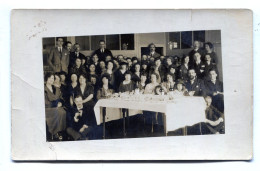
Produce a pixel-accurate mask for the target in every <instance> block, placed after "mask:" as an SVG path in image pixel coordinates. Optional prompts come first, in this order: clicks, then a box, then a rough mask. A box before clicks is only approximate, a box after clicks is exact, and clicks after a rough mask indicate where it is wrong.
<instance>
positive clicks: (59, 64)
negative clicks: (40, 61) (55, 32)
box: [47, 37, 69, 73]
mask: <svg viewBox="0 0 260 171" xmlns="http://www.w3.org/2000/svg"><path fill="white" fill-rule="evenodd" d="M62 45H63V38H62V37H58V38H57V39H56V47H54V48H53V49H51V51H50V55H49V57H48V60H47V62H48V64H49V66H50V67H51V69H52V70H53V71H54V72H61V71H64V72H66V73H68V65H69V52H68V50H67V49H65V48H63V47H62Z"/></svg>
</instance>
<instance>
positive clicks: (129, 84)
mask: <svg viewBox="0 0 260 171" xmlns="http://www.w3.org/2000/svg"><path fill="white" fill-rule="evenodd" d="M134 89H135V87H134V82H133V81H132V80H131V72H130V71H126V72H125V80H124V81H123V82H122V83H121V84H120V86H119V92H121V93H124V92H129V93H130V92H132V91H133V90H134Z"/></svg>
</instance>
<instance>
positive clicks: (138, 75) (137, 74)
mask: <svg viewBox="0 0 260 171" xmlns="http://www.w3.org/2000/svg"><path fill="white" fill-rule="evenodd" d="M140 70H141V65H140V63H136V64H135V65H134V69H133V75H132V80H133V81H134V82H135V83H139V82H140V81H141V72H140Z"/></svg>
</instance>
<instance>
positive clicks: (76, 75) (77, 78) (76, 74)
mask: <svg viewBox="0 0 260 171" xmlns="http://www.w3.org/2000/svg"><path fill="white" fill-rule="evenodd" d="M72 75H76V76H77V79H78V75H77V74H76V73H75V72H73V73H71V74H70V78H71V76H72Z"/></svg>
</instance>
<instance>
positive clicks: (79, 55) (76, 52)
mask: <svg viewBox="0 0 260 171" xmlns="http://www.w3.org/2000/svg"><path fill="white" fill-rule="evenodd" d="M77 58H80V59H84V58H85V55H83V54H82V53H80V44H78V43H75V44H74V52H71V54H70V65H69V68H71V67H73V66H74V65H75V60H76V59H77Z"/></svg>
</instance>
